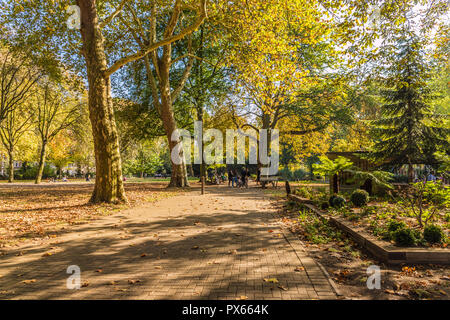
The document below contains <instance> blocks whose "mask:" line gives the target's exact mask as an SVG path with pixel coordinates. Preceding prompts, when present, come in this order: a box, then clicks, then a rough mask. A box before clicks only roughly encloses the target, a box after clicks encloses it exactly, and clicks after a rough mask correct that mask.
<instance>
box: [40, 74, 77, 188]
mask: <svg viewBox="0 0 450 320" xmlns="http://www.w3.org/2000/svg"><path fill="white" fill-rule="evenodd" d="M73 98H74V97H73V96H71V95H70V92H68V91H67V90H64V89H63V88H62V86H61V85H55V84H53V83H51V82H50V81H48V80H47V81H46V82H44V83H43V86H42V88H41V90H39V93H38V95H37V97H36V129H37V132H38V136H39V139H40V150H39V168H38V172H37V175H36V179H35V183H36V184H39V183H40V182H41V179H42V173H43V172H44V166H45V160H46V157H47V151H48V150H47V147H48V144H49V142H51V141H52V140H53V139H54V138H55V137H56V136H57V135H58V133H60V132H61V131H62V130H64V129H66V128H68V127H69V126H70V125H72V124H73V123H75V122H76V121H77V120H78V119H79V114H80V113H79V109H80V104H79V103H77V102H76V101H74V99H73Z"/></svg>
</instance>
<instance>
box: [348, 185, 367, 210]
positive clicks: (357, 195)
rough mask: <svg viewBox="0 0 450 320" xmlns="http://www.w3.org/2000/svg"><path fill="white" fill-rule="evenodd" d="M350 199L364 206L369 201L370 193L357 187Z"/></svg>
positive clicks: (358, 205)
mask: <svg viewBox="0 0 450 320" xmlns="http://www.w3.org/2000/svg"><path fill="white" fill-rule="evenodd" d="M350 201H351V202H352V203H353V204H354V205H355V206H356V207H364V206H365V205H366V204H367V202H369V193H368V192H367V191H365V190H361V189H356V190H355V191H353V193H352V195H351V196H350Z"/></svg>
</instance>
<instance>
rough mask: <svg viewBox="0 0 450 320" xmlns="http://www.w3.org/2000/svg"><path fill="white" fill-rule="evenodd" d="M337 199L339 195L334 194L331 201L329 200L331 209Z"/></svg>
mask: <svg viewBox="0 0 450 320" xmlns="http://www.w3.org/2000/svg"><path fill="white" fill-rule="evenodd" d="M336 197H337V195H335V194H333V195H332V196H331V197H330V199H328V204H329V205H330V207H332V206H333V201H334V199H335V198H336Z"/></svg>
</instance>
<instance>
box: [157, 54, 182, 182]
mask: <svg viewBox="0 0 450 320" xmlns="http://www.w3.org/2000/svg"><path fill="white" fill-rule="evenodd" d="M159 71H160V83H159V87H160V93H161V110H160V112H161V120H162V122H163V126H164V131H165V132H166V136H167V139H168V141H169V149H170V155H172V150H173V149H174V148H175V147H176V145H177V144H178V141H172V133H173V132H174V131H175V130H176V129H177V124H176V121H175V117H174V114H173V106H172V97H171V90H170V78H169V72H170V48H167V46H166V47H164V57H163V59H162V60H161V63H160V66H159ZM171 162H172V174H171V177H170V183H169V187H179V188H182V187H189V182H188V179H187V172H186V166H185V164H175V163H174V162H173V161H171Z"/></svg>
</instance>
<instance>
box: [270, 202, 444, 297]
mask: <svg viewBox="0 0 450 320" xmlns="http://www.w3.org/2000/svg"><path fill="white" fill-rule="evenodd" d="M277 203H278V213H279V215H280V221H281V222H282V223H283V224H284V225H285V226H287V227H288V228H289V229H290V230H291V231H292V232H294V233H295V234H296V235H297V236H298V237H299V238H300V239H301V240H302V242H303V243H304V245H305V248H306V250H307V251H308V253H309V255H310V256H311V257H313V258H314V259H315V260H316V261H318V262H319V263H321V264H322V265H323V266H324V267H325V269H326V270H327V272H328V273H329V274H330V276H331V277H332V279H333V280H334V281H335V283H336V285H337V286H338V289H339V291H340V293H341V294H342V295H343V297H342V298H346V299H362V300H364V299H383V300H385V299H389V300H399V299H402V300H404V299H408V300H411V299H431V300H449V299H450V267H449V266H443V265H414V266H412V265H400V266H387V265H385V264H383V263H380V262H378V261H376V260H374V259H373V258H372V257H371V256H370V255H369V254H368V253H366V252H364V251H363V249H362V248H361V247H359V246H358V245H357V244H356V243H355V242H353V241H352V240H351V239H350V238H348V237H346V236H345V235H340V236H339V238H338V239H336V240H334V241H330V242H328V243H326V244H315V243H314V242H312V241H309V240H308V238H307V237H306V236H305V230H304V228H303V227H302V226H301V225H300V223H299V222H298V216H299V215H298V212H299V208H298V207H292V206H291V205H290V204H288V202H287V201H286V200H281V199H280V200H277ZM372 265H376V266H379V267H380V269H381V289H379V290H377V289H374V290H369V289H368V288H367V284H366V282H367V277H368V276H369V275H368V274H367V268H368V267H369V266H372Z"/></svg>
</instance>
